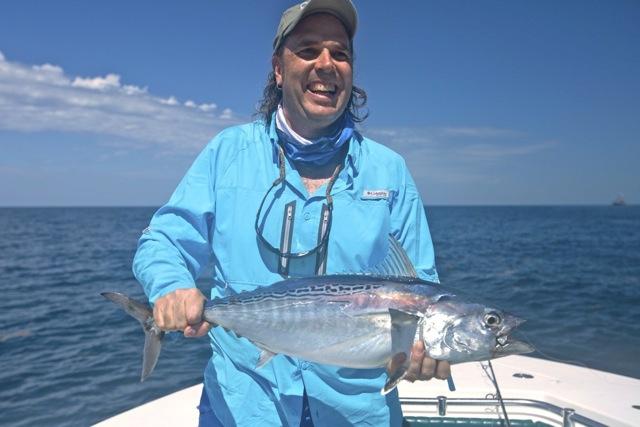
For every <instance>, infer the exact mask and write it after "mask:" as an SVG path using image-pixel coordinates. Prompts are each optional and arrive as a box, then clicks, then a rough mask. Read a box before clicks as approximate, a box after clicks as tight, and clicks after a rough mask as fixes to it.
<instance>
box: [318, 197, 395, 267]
mask: <svg viewBox="0 0 640 427" xmlns="http://www.w3.org/2000/svg"><path fill="white" fill-rule="evenodd" d="M390 232H391V220H390V211H389V203H388V200H387V199H352V200H349V201H347V200H343V199H338V198H336V199H335V201H334V209H333V220H332V224H331V243H330V246H329V263H328V265H327V272H329V270H331V271H332V272H341V271H352V272H359V271H362V270H365V269H367V268H370V267H373V266H375V265H377V264H378V263H380V262H381V261H382V260H383V259H384V257H385V255H386V252H387V236H388V235H389V233H390Z"/></svg>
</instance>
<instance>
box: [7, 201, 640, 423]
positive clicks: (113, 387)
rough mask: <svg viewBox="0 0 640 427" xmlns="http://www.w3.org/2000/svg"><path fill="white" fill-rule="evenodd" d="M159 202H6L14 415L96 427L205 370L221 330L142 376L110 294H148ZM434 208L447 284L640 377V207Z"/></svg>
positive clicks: (568, 349)
mask: <svg viewBox="0 0 640 427" xmlns="http://www.w3.org/2000/svg"><path fill="white" fill-rule="evenodd" d="M153 211H154V209H152V208H42V209H39V208H33V209H32V208H15V209H14V208H5V209H0V230H1V231H0V289H1V290H2V298H1V299H0V368H1V369H0V425H10V426H33V425H58V426H84V425H88V424H91V423H94V422H97V421H100V420H102V419H104V418H107V417H109V416H111V415H114V414H117V413H119V412H121V411H123V410H126V409H129V408H131V407H134V406H136V405H139V404H141V403H143V402H146V401H149V400H152V399H155V398H157V397H160V396H162V395H165V394H167V393H169V392H172V391H175V390H178V389H181V388H184V387H187V386H190V385H193V384H196V383H198V382H200V381H201V378H202V372H203V369H204V366H205V363H206V361H207V359H208V357H209V344H208V342H207V339H206V338H205V339H198V340H194V339H186V338H184V337H182V335H181V334H171V335H170V336H169V337H168V339H167V340H166V343H165V345H164V349H163V353H162V355H161V356H160V361H159V363H158V366H157V368H156V370H155V372H154V374H153V375H152V376H151V377H150V378H149V379H148V380H147V381H146V382H144V383H142V384H141V383H140V382H139V376H140V368H141V357H142V343H143V335H142V330H141V329H140V327H139V325H138V324H137V322H135V321H134V320H132V319H131V318H129V317H128V316H126V315H125V314H124V313H123V312H122V311H120V310H119V309H117V308H116V307H115V306H114V305H113V304H112V303H110V302H107V301H106V300H104V299H103V298H102V297H101V296H100V292H103V291H107V290H113V291H120V292H124V293H128V294H130V295H132V296H133V297H136V298H138V299H141V300H142V299H143V293H142V291H141V288H140V287H139V286H138V284H137V283H136V281H135V279H134V278H133V275H132V273H131V260H132V257H133V254H134V251H135V247H136V242H137V238H138V236H139V235H140V232H141V230H143V229H144V228H145V227H146V226H147V222H148V220H149V218H150V217H151V215H152V214H153ZM427 215H428V218H429V222H430V227H431V232H432V235H433V239H434V243H435V248H436V255H437V266H438V271H439V273H440V277H441V281H442V284H443V285H444V286H450V287H453V288H456V289H458V290H460V291H462V292H464V293H466V294H468V295H471V296H473V297H474V298H477V299H478V300H481V301H483V302H490V303H492V304H493V305H495V306H498V307H500V308H503V309H507V310H509V311H511V312H513V313H514V314H517V315H519V316H520V317H523V318H526V319H527V320H528V321H527V323H525V324H524V325H523V326H522V333H521V334H520V335H519V336H520V338H524V339H526V340H528V341H529V342H531V343H532V344H534V345H535V346H536V347H537V348H538V349H539V352H538V353H535V354H534V356H535V357H542V358H551V359H556V360H562V361H568V362H569V363H574V364H579V365H582V366H587V367H590V368H596V369H602V370H606V371H610V372H615V373H618V374H622V375H627V376H631V377H636V378H640V363H638V356H640V207H638V206H626V207H613V206H599V207H428V209H427ZM200 285H201V286H202V287H203V288H207V286H208V284H207V281H206V280H201V281H200ZM454 376H455V369H454Z"/></svg>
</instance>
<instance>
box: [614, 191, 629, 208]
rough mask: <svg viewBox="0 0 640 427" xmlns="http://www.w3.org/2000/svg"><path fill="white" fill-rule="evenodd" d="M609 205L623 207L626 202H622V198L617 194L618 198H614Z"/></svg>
mask: <svg viewBox="0 0 640 427" xmlns="http://www.w3.org/2000/svg"><path fill="white" fill-rule="evenodd" d="M611 204H612V205H613V206H625V205H626V204H627V202H625V201H624V196H623V195H622V194H618V197H616V198H615V199H614V200H613V202H611Z"/></svg>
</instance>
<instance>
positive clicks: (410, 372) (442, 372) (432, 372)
mask: <svg viewBox="0 0 640 427" xmlns="http://www.w3.org/2000/svg"><path fill="white" fill-rule="evenodd" d="M404 361H405V358H404V357H394V358H393V359H392V360H391V362H390V363H389V365H388V366H387V372H395V371H396V370H397V369H398V368H399V367H400V365H402V364H403V363H404ZM449 375H451V367H450V366H449V362H447V361H444V360H435V359H432V358H430V357H429V356H425V351H424V343H423V342H422V341H417V342H416V343H415V344H414V345H413V348H412V349H411V360H410V362H409V368H408V369H407V374H406V375H405V377H404V379H405V380H407V381H411V382H414V381H416V380H423V381H427V380H430V379H431V378H434V377H435V378H438V379H440V380H446V379H447V378H448V377H449Z"/></svg>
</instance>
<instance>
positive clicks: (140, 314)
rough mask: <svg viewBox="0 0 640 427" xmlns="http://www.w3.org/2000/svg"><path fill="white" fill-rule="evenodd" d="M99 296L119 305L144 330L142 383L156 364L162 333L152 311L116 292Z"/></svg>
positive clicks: (160, 347) (103, 293) (146, 306)
mask: <svg viewBox="0 0 640 427" xmlns="http://www.w3.org/2000/svg"><path fill="white" fill-rule="evenodd" d="M100 295H102V296H103V297H105V298H106V299H108V300H109V301H112V302H114V303H115V304H117V305H119V306H120V307H121V308H122V309H123V310H124V311H126V312H127V313H128V314H129V315H130V316H131V317H133V318H134V319H136V320H137V321H138V322H140V325H141V326H142V329H143V330H144V352H143V353H142V374H141V375H140V382H142V381H144V380H145V379H146V378H147V377H148V376H149V375H151V372H153V369H154V368H155V367H156V364H157V363H158V357H159V356H160V350H161V349H162V338H164V331H161V330H160V328H158V326H157V325H156V322H155V321H154V320H153V311H152V310H151V307H149V306H148V305H145V304H142V303H140V302H138V301H136V300H133V299H131V298H129V297H128V296H126V295H124V294H121V293H118V292H102V293H101V294H100Z"/></svg>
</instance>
